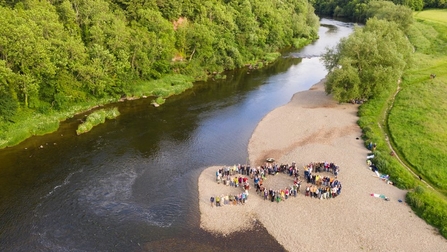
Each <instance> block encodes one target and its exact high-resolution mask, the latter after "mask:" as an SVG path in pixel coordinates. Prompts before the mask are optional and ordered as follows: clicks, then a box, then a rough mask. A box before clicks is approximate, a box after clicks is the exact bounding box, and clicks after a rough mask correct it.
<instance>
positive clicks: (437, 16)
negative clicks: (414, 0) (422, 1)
mask: <svg viewBox="0 0 447 252" xmlns="http://www.w3.org/2000/svg"><path fill="white" fill-rule="evenodd" d="M414 18H415V19H417V20H418V19H419V20H426V21H431V22H436V23H441V24H445V25H447V9H431V10H424V11H419V12H415V13H414Z"/></svg>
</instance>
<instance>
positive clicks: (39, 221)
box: [0, 19, 352, 251]
mask: <svg viewBox="0 0 447 252" xmlns="http://www.w3.org/2000/svg"><path fill="white" fill-rule="evenodd" d="M321 23H322V26H321V28H320V39H319V40H318V41H317V42H316V43H314V44H312V45H309V46H307V47H306V48H304V49H303V50H301V51H299V52H289V53H286V54H285V55H284V57H283V58H282V59H280V60H279V61H277V62H276V63H275V64H272V65H271V66H269V67H267V68H264V69H261V70H256V71H252V72H250V73H249V74H247V72H246V70H244V71H234V72H230V73H228V78H227V80H225V81H215V82H213V81H210V82H207V83H197V84H196V85H195V87H194V88H193V89H191V90H188V91H187V92H185V93H184V94H181V95H179V96H176V97H172V98H169V99H168V100H167V102H166V103H165V104H164V105H163V106H161V107H159V108H154V107H152V106H151V105H150V99H142V100H136V101H127V102H123V103H119V104H113V106H117V107H118V109H119V111H120V112H121V116H119V117H118V118H117V119H116V120H112V121H108V122H107V123H105V124H103V125H100V126H97V127H96V128H94V129H93V130H92V131H91V132H89V133H87V134H84V135H81V136H76V135H75V129H76V127H77V125H78V123H79V122H78V120H77V119H79V118H81V117H82V115H80V116H78V117H76V118H72V119H69V120H67V121H66V122H63V123H62V124H61V128H60V130H59V131H58V132H55V133H53V134H49V135H45V136H41V137H33V138H31V139H28V140H27V141H25V142H24V143H22V144H20V145H18V146H16V147H12V148H7V149H4V150H1V151H0V251H177V250H179V251H217V250H219V251H240V250H243V251H246V250H257V251H281V250H284V249H283V247H282V246H281V245H279V244H278V243H277V242H276V241H275V240H274V239H273V238H272V237H271V236H270V235H269V234H268V233H267V232H266V230H265V229H264V228H263V227H262V225H256V229H255V230H254V231H250V232H241V233H236V234H233V235H231V236H229V237H225V238H223V237H215V236H213V235H211V234H208V233H206V232H204V231H202V230H201V229H200V228H199V209H198V193H197V178H198V176H199V174H200V172H201V171H202V170H203V169H205V168H206V167H208V166H211V165H221V164H227V165H228V164H236V163H245V162H246V160H247V158H248V157H247V155H248V154H247V145H248V141H249V138H250V136H251V134H252V132H253V130H254V129H255V127H256V125H257V124H258V123H259V122H260V120H261V119H262V118H263V117H264V116H265V115H266V114H267V113H268V112H270V111H271V110H273V109H274V108H276V107H279V106H281V105H284V104H286V103H287V102H288V101H289V100H290V99H291V97H292V95H293V94H294V93H296V92H298V91H302V90H307V89H309V88H310V86H311V85H313V84H315V83H317V82H318V81H319V80H321V79H322V78H323V77H324V76H325V75H326V73H327V72H326V70H325V69H324V67H323V66H322V64H321V62H320V60H319V56H320V55H321V53H322V52H323V51H324V48H325V47H326V46H333V45H335V44H336V43H337V42H338V40H339V39H340V38H341V37H345V36H347V35H348V34H349V33H350V32H352V24H349V23H344V22H339V21H334V20H329V19H322V20H321ZM41 147H42V148H41ZM241 218H244V217H243V216H241Z"/></svg>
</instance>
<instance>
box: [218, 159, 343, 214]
mask: <svg viewBox="0 0 447 252" xmlns="http://www.w3.org/2000/svg"><path fill="white" fill-rule="evenodd" d="M320 172H327V173H332V174H333V175H334V176H335V177H331V176H323V175H320V174H317V173H320ZM338 172H339V167H338V166H337V165H336V164H335V163H329V162H312V163H309V164H308V165H305V166H304V179H305V180H306V181H307V183H308V185H307V186H306V189H305V191H304V195H305V196H309V197H312V198H319V199H329V198H335V197H336V196H337V195H339V194H340V193H341V188H342V186H341V183H340V181H339V180H338V179H337V175H338ZM277 173H283V174H287V175H289V176H290V177H292V178H293V185H290V186H286V187H284V188H281V189H272V188H270V189H267V188H265V187H264V186H263V181H264V180H265V179H266V176H268V175H275V174H277ZM247 176H248V177H247ZM250 179H253V182H254V187H255V188H256V193H257V194H259V195H261V196H262V197H263V198H264V200H269V201H271V202H280V201H284V200H287V199H288V198H289V197H296V196H297V195H299V194H300V188H301V183H302V181H301V180H300V175H299V170H298V168H297V166H296V163H295V162H292V164H291V165H289V164H277V163H273V162H266V163H265V164H264V165H262V166H258V167H251V166H250V165H241V164H238V165H234V166H226V167H222V168H220V169H219V170H217V171H216V181H217V183H223V184H224V185H227V186H232V187H233V186H234V187H240V188H242V192H241V193H239V194H235V195H221V196H217V197H214V196H213V197H211V198H210V202H211V206H214V205H216V206H222V205H238V204H242V205H243V204H245V202H246V201H247V199H248V195H249V190H250V182H249V180H250Z"/></svg>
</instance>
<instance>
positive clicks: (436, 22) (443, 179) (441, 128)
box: [358, 10, 447, 238]
mask: <svg viewBox="0 0 447 252" xmlns="http://www.w3.org/2000/svg"><path fill="white" fill-rule="evenodd" d="M415 18H416V20H417V22H415V23H414V24H413V25H411V27H410V28H409V29H408V31H407V36H408V38H409V39H410V41H411V43H412V44H413V46H414V48H415V53H414V61H413V63H412V65H411V66H410V67H409V68H408V69H407V70H406V71H405V73H404V75H403V76H402V82H401V84H400V87H401V90H400V92H399V93H398V94H397V95H396V97H395V99H394V102H393V96H394V92H395V91H389V92H388V93H384V94H382V95H381V96H379V97H375V98H374V99H371V100H369V101H368V102H367V103H365V104H363V105H362V106H361V107H360V109H359V116H360V118H359V121H358V123H359V125H360V127H361V128H362V130H363V139H364V140H365V143H368V142H370V141H371V142H375V143H377V149H376V151H375V152H374V153H375V154H376V155H375V156H376V157H375V158H374V164H376V166H377V167H378V168H379V170H380V172H381V173H386V174H389V175H390V177H391V178H392V180H393V182H395V185H396V186H397V187H399V188H403V189H408V193H407V196H406V202H407V203H408V204H409V205H410V206H411V207H412V209H413V210H414V211H415V213H416V214H417V215H418V216H420V217H421V218H422V219H424V220H425V221H426V222H427V223H429V224H431V225H433V226H434V227H436V228H438V230H439V232H440V233H441V234H442V235H443V236H444V237H445V238H447V167H446V166H445V164H446V163H447V117H446V115H447V104H446V103H445V100H446V97H447V11H446V10H428V11H422V12H418V13H415ZM432 74H435V75H436V77H435V78H433V77H431V75H432ZM395 88H397V83H396V86H395ZM395 90H396V89H395ZM387 112H388V113H387ZM387 136H388V137H387ZM387 138H388V139H390V143H391V144H392V146H393V149H394V150H395V151H396V154H397V155H398V156H399V157H401V159H402V160H403V164H402V163H400V162H398V160H397V159H396V158H395V157H393V156H391V155H390V154H389V153H390V148H389V146H388V144H387V142H386V139H387ZM405 166H406V167H405ZM407 167H408V168H407ZM408 169H411V170H412V171H413V173H415V174H417V175H418V176H422V178H423V180H424V181H426V182H428V184H429V185H431V186H432V187H433V188H432V187H430V186H427V185H426V184H424V183H423V182H424V181H420V180H419V178H418V177H417V176H415V175H414V174H412V173H411V172H410V171H409V170H408Z"/></svg>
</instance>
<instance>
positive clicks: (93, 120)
mask: <svg viewBox="0 0 447 252" xmlns="http://www.w3.org/2000/svg"><path fill="white" fill-rule="evenodd" d="M119 114H120V113H119V111H118V108H116V107H115V108H112V109H108V110H105V109H100V110H97V111H94V112H93V113H91V114H90V115H88V116H87V119H86V120H85V122H83V123H82V124H80V125H79V126H78V129H77V130H76V134H78V135H80V134H83V133H86V132H89V131H90V130H91V129H92V128H93V127H94V126H96V125H99V124H101V123H104V122H105V121H106V119H114V118H116V117H117V116H119Z"/></svg>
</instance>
